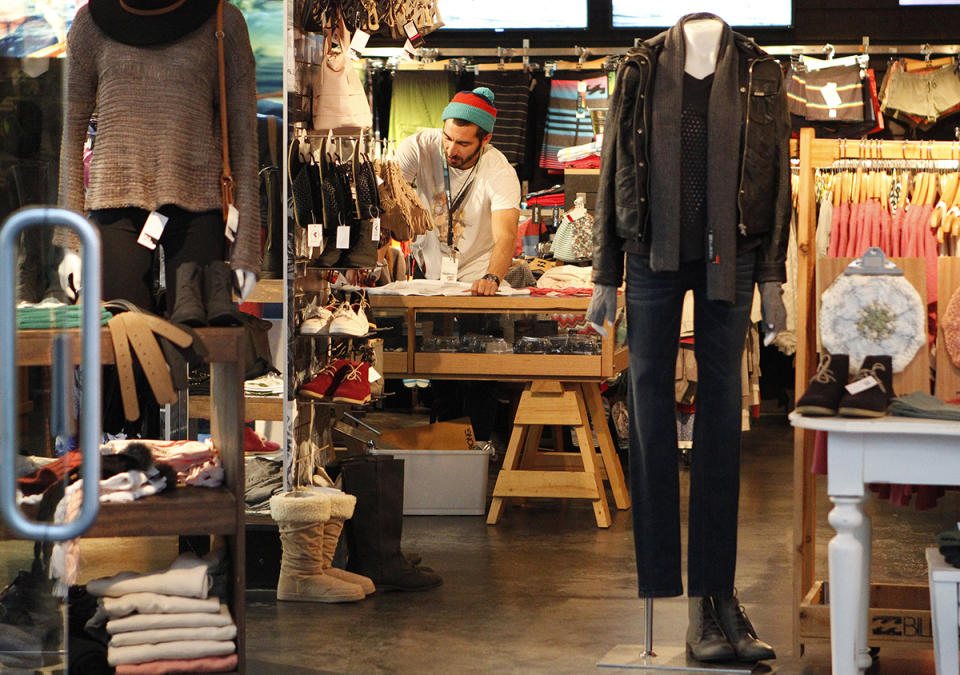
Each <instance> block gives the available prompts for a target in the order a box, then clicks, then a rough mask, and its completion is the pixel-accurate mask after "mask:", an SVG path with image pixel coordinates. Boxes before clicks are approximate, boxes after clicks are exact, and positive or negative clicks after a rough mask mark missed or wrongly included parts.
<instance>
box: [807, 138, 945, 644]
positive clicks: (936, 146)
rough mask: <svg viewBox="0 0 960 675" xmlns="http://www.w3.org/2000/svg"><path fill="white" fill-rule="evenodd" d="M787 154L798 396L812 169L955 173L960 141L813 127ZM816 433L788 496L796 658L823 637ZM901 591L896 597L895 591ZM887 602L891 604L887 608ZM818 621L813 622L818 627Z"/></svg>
mask: <svg viewBox="0 0 960 675" xmlns="http://www.w3.org/2000/svg"><path fill="white" fill-rule="evenodd" d="M791 151H792V154H793V155H794V156H795V157H798V158H799V160H800V169H799V190H798V193H799V194H798V198H797V281H796V287H797V289H796V296H797V316H796V325H797V351H796V357H795V358H796V362H795V363H796V375H795V381H794V391H795V393H796V396H797V398H799V397H800V396H801V395H802V393H803V392H804V391H805V389H806V387H807V383H808V382H809V380H810V378H811V377H813V374H814V371H815V370H816V365H817V354H816V349H817V341H816V325H815V320H816V306H817V298H816V288H817V285H816V276H815V272H816V245H815V236H816V221H817V206H816V194H815V193H816V190H815V185H814V180H815V175H814V174H815V171H816V170H817V169H831V168H834V169H836V168H839V164H838V163H843V164H847V163H850V164H856V162H860V166H862V167H863V168H866V166H867V163H868V162H871V161H892V162H899V163H901V165H907V167H905V168H909V166H910V165H912V166H913V167H914V168H921V169H922V168H924V167H929V166H930V163H931V162H945V161H946V162H950V163H952V166H951V168H952V169H953V170H956V169H957V167H958V166H960V164H958V163H960V143H957V142H943V141H870V140H865V141H849V140H844V139H817V138H815V133H814V130H813V129H802V130H801V132H800V139H799V141H798V142H792V143H791ZM813 446H814V434H813V432H811V431H808V430H804V429H800V428H795V429H794V453H793V493H794V514H793V515H794V535H793V543H794V579H793V582H794V585H793V609H794V615H793V616H794V621H793V647H794V653H795V654H799V653H801V652H800V651H797V650H799V649H800V648H801V645H802V644H803V643H804V642H807V641H818V640H819V641H822V640H825V639H829V634H830V633H829V630H827V629H826V623H827V622H828V621H829V619H828V615H827V613H826V610H827V608H826V606H824V605H820V606H817V607H813V606H811V602H812V601H813V598H814V596H815V592H814V591H815V589H816V588H817V586H818V585H819V582H818V581H817V580H816V578H815V573H816V570H815V561H816V525H817V519H816V515H817V513H816V511H817V505H816V495H817V493H816V487H817V485H816V477H815V476H814V475H813V474H812V473H811V471H810V468H811V463H812V460H813V449H814V447H813ZM883 587H884V590H885V594H886V595H887V596H889V595H894V596H895V597H897V598H898V600H899V602H901V603H909V597H910V593H911V591H913V590H915V589H914V587H908V586H903V585H893V584H884V585H883ZM898 591H899V593H898ZM891 605H893V606H891ZM884 607H885V608H887V609H894V610H896V609H898V608H899V609H904V610H908V609H909V611H911V612H915V611H916V610H915V608H913V607H907V606H902V607H897V606H896V603H895V602H893V603H888V604H885V605H884ZM818 624H819V625H818ZM870 644H871V646H880V645H883V644H900V645H902V644H904V643H903V642H902V641H901V642H899V643H898V642H896V639H895V638H886V637H885V636H882V635H880V636H878V635H873V636H871V639H870Z"/></svg>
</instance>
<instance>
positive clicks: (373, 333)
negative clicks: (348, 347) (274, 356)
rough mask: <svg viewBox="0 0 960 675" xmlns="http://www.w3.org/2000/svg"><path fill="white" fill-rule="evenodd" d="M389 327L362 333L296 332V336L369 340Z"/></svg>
mask: <svg viewBox="0 0 960 675" xmlns="http://www.w3.org/2000/svg"><path fill="white" fill-rule="evenodd" d="M390 328H391V327H390V326H387V327H386V328H377V329H375V330H371V331H369V332H368V333H365V334H364V335H350V334H349V333H297V336H298V337H305V338H328V339H330V340H371V339H373V338H377V337H380V336H381V335H382V334H383V333H385V332H386V331H388V330H390Z"/></svg>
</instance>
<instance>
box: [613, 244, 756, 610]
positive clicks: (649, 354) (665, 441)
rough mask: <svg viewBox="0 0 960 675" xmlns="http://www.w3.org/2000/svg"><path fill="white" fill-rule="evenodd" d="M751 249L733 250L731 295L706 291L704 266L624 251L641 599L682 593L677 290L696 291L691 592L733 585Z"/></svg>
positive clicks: (632, 479)
mask: <svg viewBox="0 0 960 675" xmlns="http://www.w3.org/2000/svg"><path fill="white" fill-rule="evenodd" d="M756 258H757V251H756V249H754V250H752V251H749V252H746V253H742V254H740V255H738V257H737V289H736V299H735V301H734V302H733V303H729V302H723V301H713V300H708V299H707V289H706V264H707V263H705V262H703V261H696V262H689V263H681V264H680V269H679V270H678V271H676V272H653V271H652V270H651V269H650V259H649V256H648V255H645V254H633V253H631V254H628V255H627V294H626V300H627V335H628V346H629V348H630V369H629V378H630V401H631V404H630V492H631V497H632V500H633V531H634V542H635V546H636V555H637V578H638V587H639V594H640V596H641V597H672V596H677V595H682V594H683V582H682V580H681V575H680V506H679V500H680V487H679V469H678V466H677V429H676V424H675V423H674V419H675V403H674V396H675V394H674V373H675V364H676V359H677V349H678V348H679V337H680V320H681V313H682V309H683V297H684V294H685V292H686V291H687V290H688V289H692V290H693V293H694V334H695V355H696V359H697V370H698V382H697V398H696V405H697V408H696V416H695V418H694V426H693V453H692V462H691V466H690V509H689V513H690V515H689V528H688V552H687V554H688V560H687V583H688V595H689V596H691V597H693V596H707V595H713V594H724V593H726V594H729V593H732V592H733V581H734V572H735V568H736V558H737V502H738V499H739V495H740V423H741V419H740V410H741V390H740V367H741V358H742V354H743V347H744V341H745V339H746V332H747V326H748V322H749V317H750V307H751V304H752V300H753V287H754V281H753V274H754V267H755V264H756Z"/></svg>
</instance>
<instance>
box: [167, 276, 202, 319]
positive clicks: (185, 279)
mask: <svg viewBox="0 0 960 675" xmlns="http://www.w3.org/2000/svg"><path fill="white" fill-rule="evenodd" d="M170 321H172V322H173V323H182V324H184V325H187V326H193V327H194V328H196V327H198V326H206V325H207V314H206V312H205V311H204V309H203V268H202V267H200V266H199V265H198V264H197V263H193V262H185V263H183V264H182V265H180V266H179V267H178V268H177V299H176V301H175V303H174V306H173V314H171V315H170Z"/></svg>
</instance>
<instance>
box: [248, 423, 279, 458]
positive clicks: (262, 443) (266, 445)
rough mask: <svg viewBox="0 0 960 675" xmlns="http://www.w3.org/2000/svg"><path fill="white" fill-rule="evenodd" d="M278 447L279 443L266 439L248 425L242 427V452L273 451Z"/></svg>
mask: <svg viewBox="0 0 960 675" xmlns="http://www.w3.org/2000/svg"><path fill="white" fill-rule="evenodd" d="M279 449H280V444H279V443H274V442H273V441H268V440H267V439H266V438H264V437H263V436H261V435H260V434H258V433H257V432H256V431H254V430H253V429H251V428H250V427H248V426H246V425H244V427H243V450H244V452H275V451H276V450H279Z"/></svg>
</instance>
